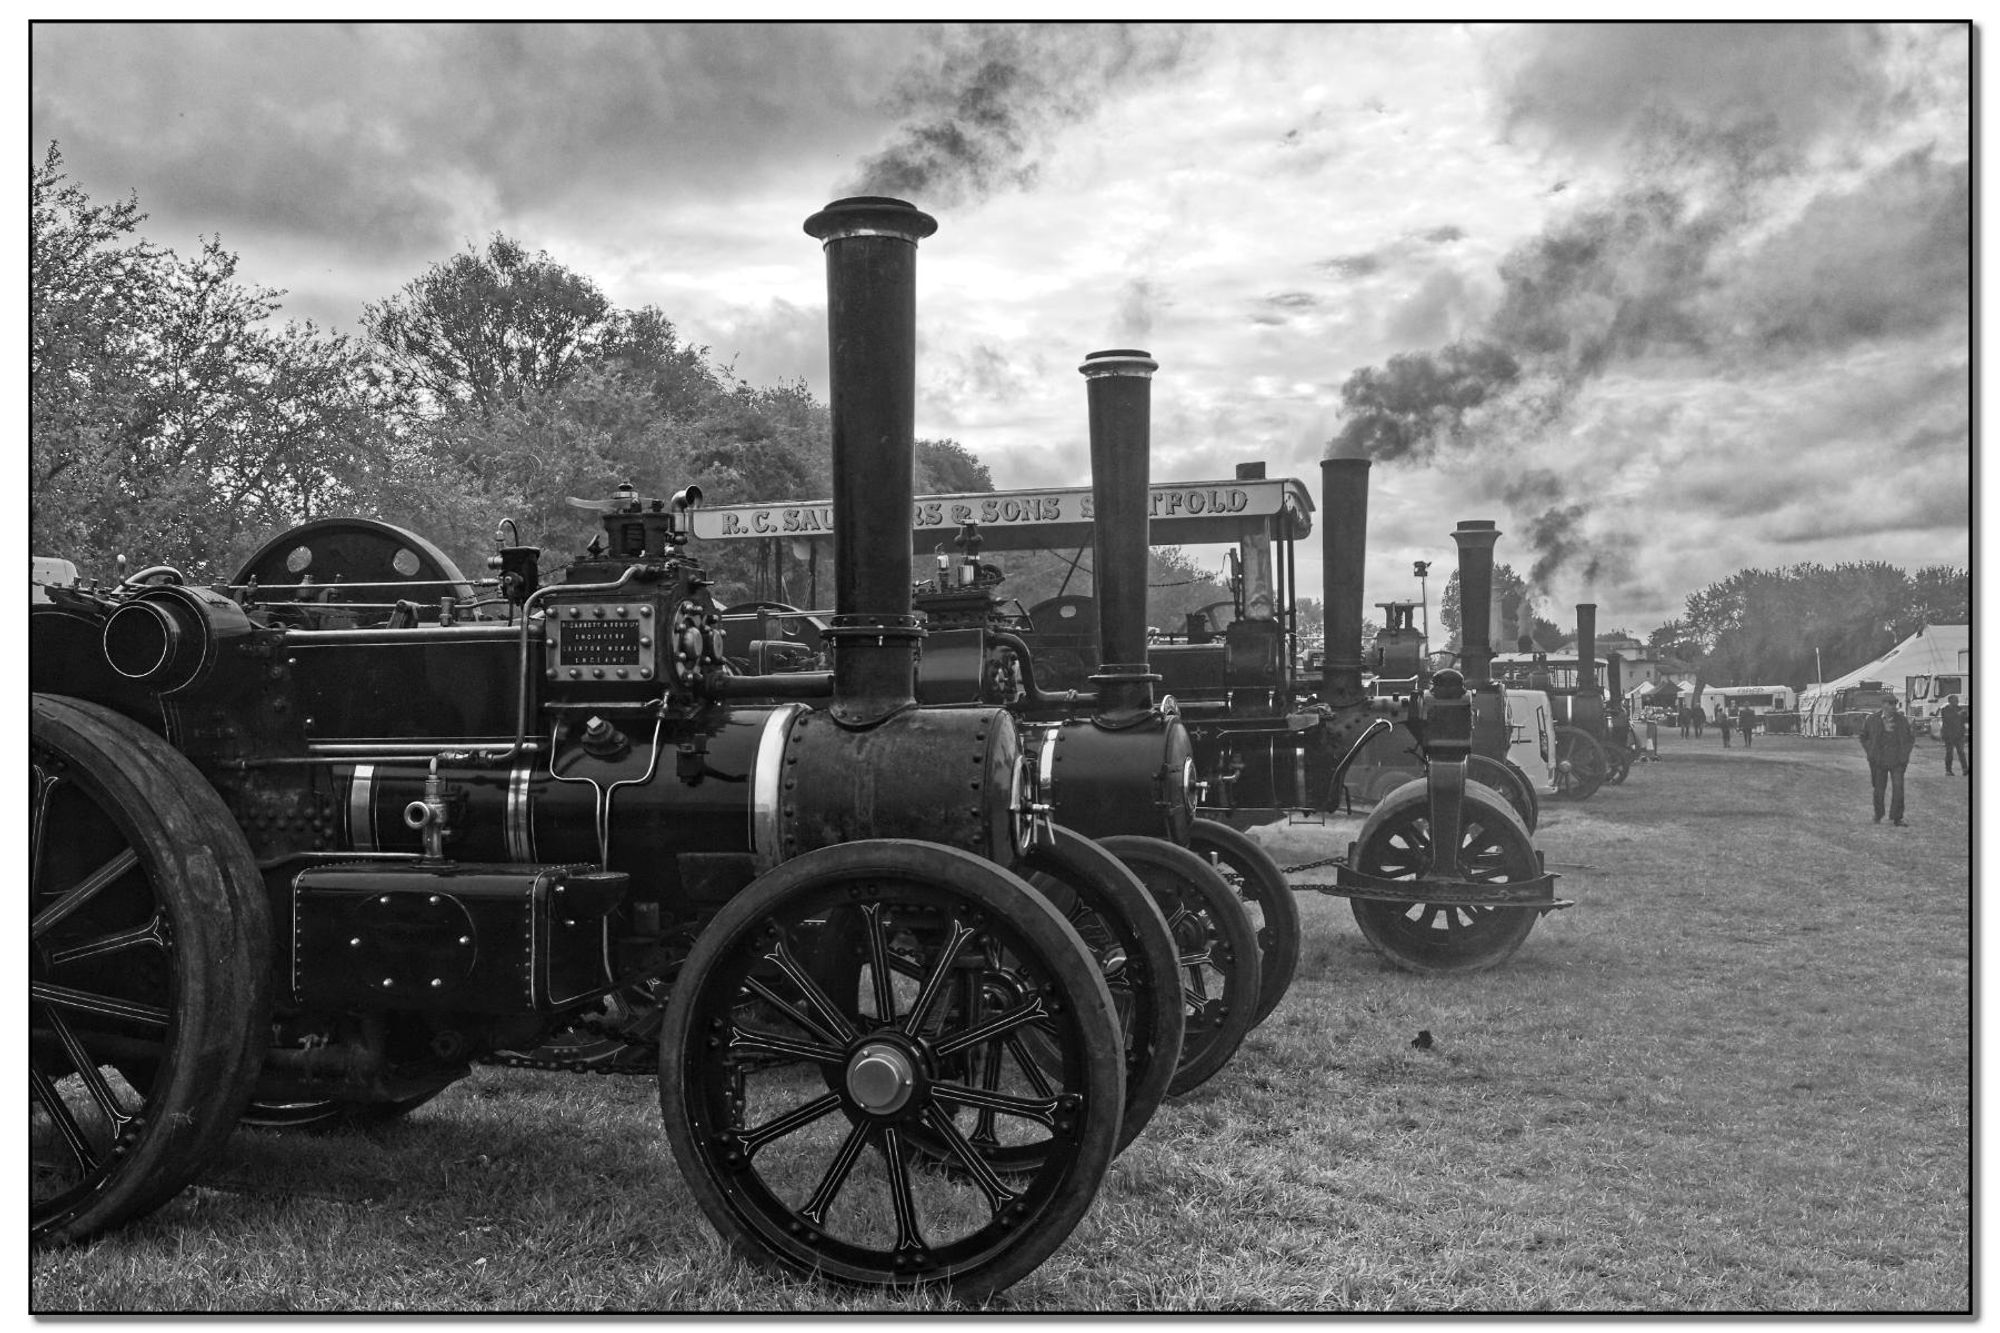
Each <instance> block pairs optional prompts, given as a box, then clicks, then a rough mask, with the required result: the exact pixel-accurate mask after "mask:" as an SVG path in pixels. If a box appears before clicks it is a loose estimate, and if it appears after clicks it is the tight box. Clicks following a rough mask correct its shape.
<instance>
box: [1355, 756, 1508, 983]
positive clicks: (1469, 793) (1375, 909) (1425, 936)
mask: <svg viewBox="0 0 2000 1333" xmlns="http://www.w3.org/2000/svg"><path fill="white" fill-rule="evenodd" d="M1461 809H1462V822H1461V834H1462V836H1461V840H1460V844H1459V867H1460V869H1461V870H1462V871H1463V872H1464V874H1465V877H1466V878H1467V879H1470V880H1473V881H1475V882H1478V883H1482V884H1505V883H1513V882H1518V881H1520V880H1524V879H1535V878H1537V877H1539V876H1540V875H1541V873H1542V868H1541V861H1540V858H1538V857H1537V856H1536V855H1535V849H1534V844H1533V843H1531V842H1530V841H1529V839H1528V830H1527V828H1526V827H1525V826H1524V825H1523V824H1522V823H1521V820H1520V818H1519V817H1518V816H1517V815H1515V813H1514V812H1513V811H1512V810H1511V809H1509V808H1508V807H1507V805H1506V804H1505V803H1504V802H1503V801H1502V800H1501V799H1500V798H1499V797H1498V796H1497V795H1495V794H1494V793H1492V792H1490V791H1485V790H1483V789H1481V788H1479V787H1478V786H1476V785H1473V784H1470V783H1468V784H1467V785H1466V789H1465V801H1464V805H1463V806H1462V807H1461ZM1431 864H1432V860H1431V812H1430V793H1429V792H1428V791H1427V790H1426V788H1425V785H1424V784H1422V783H1411V784H1410V785H1409V786H1408V787H1405V788H1403V789H1402V790H1401V791H1398V792H1396V793H1394V794H1393V795H1391V796H1390V797H1389V798H1388V799H1386V800H1384V801H1383V802H1382V804H1380V805H1378V806H1376V807H1375V811H1374V813H1373V814H1371V815H1369V816H1368V819H1367V822H1365V823H1364V824H1363V825H1362V826H1361V833H1360V836H1359V837H1358V838H1356V840H1355V869H1357V870H1360V871H1362V872H1363V873H1365V874H1369V875H1376V876H1379V877H1381V878H1383V879H1421V878H1423V877H1424V876H1425V875H1426V874H1428V873H1430V869H1431ZM1348 906H1349V907H1350V908H1352V909H1353V912H1354V920H1355V924H1357V925H1359V926H1360V927H1361V933H1362V934H1363V935H1365V936H1367V938H1368V942H1369V943H1370V944H1372V945H1374V946H1375V948H1376V949H1377V950H1378V951H1379V952H1380V953H1381V954H1382V955H1383V957H1385V958H1387V959H1388V960H1389V961H1390V962H1392V963H1394V964H1395V965H1396V966H1398V967H1400V968H1403V969H1405V970H1406V971H1410V972H1421V973H1427V974H1435V973H1445V972H1480V971H1484V970H1485V969H1487V968H1489V967H1494V966H1497V965H1498V964H1500V963H1502V962H1505V961H1506V960H1507V958H1509V957H1510V956H1511V955H1512V954H1513V952H1514V951H1515V950H1516V949H1518V948H1520V947H1521V942H1522V941H1523V940H1525V939H1527V938H1528V932H1529V931H1531V930H1533V929H1534V928H1535V918H1536V917H1537V916H1538V915H1540V913H1538V912H1537V911H1536V910H1535V909H1533V908H1522V907H1458V906H1441V905H1438V904H1435V903H1412V904H1403V903H1387V902H1376V901H1371V900H1369V899H1366V898H1351V899H1349V900H1348Z"/></svg>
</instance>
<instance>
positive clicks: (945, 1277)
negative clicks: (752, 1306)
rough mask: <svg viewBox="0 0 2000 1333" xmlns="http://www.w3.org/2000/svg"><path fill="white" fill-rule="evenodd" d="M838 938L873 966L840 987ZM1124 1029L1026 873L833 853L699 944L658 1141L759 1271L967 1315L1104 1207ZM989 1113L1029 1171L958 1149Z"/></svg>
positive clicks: (732, 908) (672, 1042) (899, 848)
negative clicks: (961, 1306)
mask: <svg viewBox="0 0 2000 1333" xmlns="http://www.w3.org/2000/svg"><path fill="white" fill-rule="evenodd" d="M844 939H853V940H858V941H859V942H860V944H861V947H862V948H863V950H864V951H865V953H866V957H867V961H866V963H865V965H864V966H862V967H860V968H859V969H857V970H855V971H854V972H853V973H852V974H851V975H852V981H853V988H852V989H851V990H849V989H846V988H845V987H844V986H843V987H840V988H837V989H834V990H829V989H828V988H827V985H826V984H823V981H822V978H825V979H828V980H832V979H834V978H837V977H838V976H841V975H847V974H846V973H845V972H844V971H843V970H841V969H837V968H835V967H833V966H831V965H829V964H828V963H827V962H825V961H824V960H818V959H817V955H818V954H819V951H820V948H821V946H822V944H823V943H825V942H826V941H830V940H844ZM1111 1015H1112V1004H1111V996H1110V992H1109V991H1108V990H1107V989H1106V987H1105V984H1104V979H1103V977H1102V976H1101V975H1100V974H1099V971H1098V962H1097V960H1096V959H1095V958H1094V957H1093V956H1092V955H1091V954H1090V953H1089V952H1088V951H1087V950H1086V949H1085V947H1084V945H1083V942H1082V941H1081V940H1080V939H1079V938H1078V937H1077V934H1076V932H1075V931H1074V930H1073V929H1071V928H1070V926H1069V925H1068V924H1067V923H1065V922H1064V921H1063V919H1062V917H1061V916H1060V915H1058V914H1057V912H1056V910H1055V909H1054V908H1053V907H1051V906H1050V905H1049V904H1048V903H1047V902H1046V901H1044V900H1043V899H1042V898H1041V897H1040V896H1039V895H1037V894H1036V893H1035V892H1034V891H1033V890H1031V889H1030V888H1029V887H1028V886H1027V884H1026V883H1024V882H1023V881H1022V880H1021V879H1019V878H1018V877H1016V876H1014V875H1012V874H1010V873H1009V872H1007V871H1005V870H1002V869H1000V868H999V867H997V866H995V865H993V864H991V863H990V862H987V861H983V860H980V859H979V858H977V857H975V856H972V855H969V854H967V853H965V852H960V851H957V850H954V849H952V848H948V847H942V846H938V845H936V844H932V843H924V842H914V841H904V840H877V841H868V842H853V843H845V844H841V845H839V846H834V847H827V848H822V849H820V850H818V851H813V852H808V853H806V854H805V855H803V856H800V857H797V858H794V859H793V860H791V861H787V862H786V863H784V864H783V865H781V866H779V867H778V868H777V869H775V870H772V871H770V872H768V873H767V874H765V875H763V876H762V877H760V878H759V879H757V880H756V881H755V882H753V883H752V884H751V885H750V887H749V888H748V889H746V890H745V891H744V892H742V893H740V894H738V895H737V896H735V897H734V898H732V899H731V900H730V901H729V902H728V903H727V904H726V905H725V906H724V907H723V909H722V910H721V911H720V912H719V913H717V914H716V917H715V919H714V920H713V921H712V922H710V923H709V925H708V926H707V928H706V929H704V930H703V931H702V933H701V935H700V937H699V938H698V939H697V940H696V941H695V945H694V948H693V950H692V951H691V952H690V954H689V956H688V959H687V962H686V964H685V965H684V966H683V967H682V970H681V973H680V976H679V979H678V980H677V981H676V983H675V986H674V990H673V995H672V998H671V1001H670V1003H669V1007H668V1012H667V1022H666V1027H665V1030H664V1032H663V1034H662V1040H661V1046H660V1102H661V1108H662V1110H663V1112H664V1115H665V1119H666V1128H667V1136H668V1139H669V1141H670V1142H671V1143H672V1145H673V1151H674V1157H675V1159H676V1161H678V1163H679V1164H680V1168H681V1171H682V1174H683V1175H684V1177H685V1178H686V1180H687V1183H688V1187H689V1189H690V1190H691V1191H692V1192H693V1193H694V1196H695V1198H696V1200H697V1201H698V1202H699V1203H700V1205H701V1208H702V1211H703V1212H704V1213H706V1214H707V1216H708V1218H709V1220H710V1222H712V1223H713V1224H714V1225H715V1227H716V1229H717V1230H719V1231H720V1232H722V1234H723V1235H724V1236H725V1237H727V1238H728V1239H729V1240H730V1241H731V1242H732V1243H733V1244H734V1245H736V1246H737V1247H738V1248H739V1249H740V1250H742V1251H743V1252H744V1253H746V1254H747V1255H749V1256H750V1257H751V1258H753V1259H756V1260H758V1261H759V1262H762V1263H765V1264H768V1265H771V1266H773V1267H777V1268H780V1269H782V1270H785V1271H789V1272H791V1273H794V1274H796V1275H799V1276H817V1277H822V1278H826V1279H829V1280H832V1281H835V1282H840V1283H844V1284H847V1285H851V1286H858V1287H909V1286H913V1285H919V1284H933V1283H935V1284H942V1285H949V1286H950V1287H951V1288H952V1290H953V1292H954V1294H955V1295H956V1296H958V1297H959V1298H960V1299H963V1300H975V1301H976V1300H979V1299H982V1298H983V1297H984V1296H987V1295H990V1294H991V1293H993V1292H995V1291H998V1290H1000V1289H1002V1288H1004V1287H1006V1286H1008V1285H1009V1284H1011V1283H1013V1282H1015V1281H1016V1280H1018V1279H1019V1278H1021V1277H1022V1276H1024V1275H1025V1274H1027V1273H1028V1272H1030V1271H1032V1270H1033V1269H1034V1268H1035V1267H1036V1266H1037V1265H1039V1264H1040V1263H1041V1262H1042V1261H1043V1260H1044V1259H1045V1258H1047V1257H1048V1256H1049V1254H1051V1253H1052V1252H1053V1251H1054V1250H1055V1249H1056V1247H1057V1246H1059V1245H1060V1244H1062V1242H1063V1240H1064V1238H1066V1237H1067V1236H1068V1235H1069V1233H1070V1231H1071V1229H1072V1228H1074V1227H1075V1226H1076V1224H1077V1222H1078V1221H1079V1220H1081V1219H1082V1217H1083V1215H1084V1213H1085V1212H1086V1211H1087V1210H1088V1209H1089V1207H1090V1204H1091V1201H1092V1200H1093V1198H1094V1197H1095V1196H1096V1193H1097V1189H1098V1186H1099V1184H1100V1183H1101V1181H1102V1180H1103V1177H1104V1172H1105V1169H1106V1168H1107V1167H1108V1166H1109V1165H1110V1162H1111V1157H1112V1154H1113V1151H1114V1150H1115V1148H1116V1145H1117V1136H1118V1129H1119V1118H1120V1112H1121V1104H1122V1102H1123V1099H1124V1062H1123V1061H1122V1060H1119V1059H1117V1058H1115V1057H1113V1056H1111V1055H1110V1053H1111V1052H1115V1051H1117V1050H1118V1048H1119V1035H1118V1031H1117V1028H1116V1026H1115V1025H1114V1023H1113V1020H1112V1016H1111ZM989 1057H990V1058H989ZM980 1112H991V1113H992V1117H993V1131H994V1135H995V1137H996V1139H997V1140H998V1141H999V1142H1000V1144H1001V1145H1003V1146H1006V1147H1011V1148H1018V1149H1020V1150H1022V1155H1023V1156H1028V1155H1033V1156H1034V1158H1035V1159H1036V1164H1035V1165H1034V1166H1033V1167H1032V1168H1031V1169H1029V1170H1028V1171H1027V1172H1026V1173H1025V1174H1022V1175H1016V1176H1003V1175H1002V1174H1001V1173H999V1172H998V1171H996V1170H994V1169H993V1167H992V1166H990V1165H989V1164H988V1162H987V1161H986V1157H985V1154H984V1153H983V1152H982V1151H981V1150H980V1149H979V1148H977V1147H975V1146H974V1145H973V1144H971V1143H970V1142H969V1141H968V1140H967V1138H966V1135H965V1133H964V1131H962V1130H961V1128H960V1121H961V1119H962V1118H964V1117H968V1116H976V1115H977V1114H978V1113H980ZM913 1135H914V1136H918V1137H919V1138H922V1139H924V1140H927V1141H929V1142H931V1143H934V1144H937V1145H940V1146H941V1147H942V1149H943V1151H944V1152H945V1154H946V1155H947V1158H948V1161H949V1169H945V1167H944V1163H942V1162H937V1161H933V1160H932V1159H930V1158H929V1156H928V1154H927V1153H925V1152H922V1151H918V1150H917V1149H916V1146H915V1145H914V1144H913V1142H912V1136H913Z"/></svg>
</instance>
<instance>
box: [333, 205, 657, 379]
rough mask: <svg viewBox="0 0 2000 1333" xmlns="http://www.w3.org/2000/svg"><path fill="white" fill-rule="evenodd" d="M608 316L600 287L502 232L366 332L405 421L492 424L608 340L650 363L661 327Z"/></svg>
mask: <svg viewBox="0 0 2000 1333" xmlns="http://www.w3.org/2000/svg"><path fill="white" fill-rule="evenodd" d="M611 313H612V311H611V303H610V301H608V300H607V299H606V298H605V296H604V293H603V292H601V291H599V290H598V288H597V284H596V283H594V282H592V281H591V280H590V279H588V278H586V277H583V276H582V275H580V274H577V273H573V272H571V271H570V270H569V269H567V268H565V267H564V266H563V265H561V264H559V263H557V262H556V261H555V260H553V259H551V258H550V257H549V256H548V254H547V253H546V252H545V251H536V252H535V253H534V254H532V255H531V254H529V253H528V251H527V250H526V249H525V248H524V247H523V246H522V245H520V244H519V243H518V242H516V241H513V240H510V239H508V238H507V237H506V236H504V235H501V234H500V233H498V232H495V233H494V235H493V238H492V239H491V240H490V241H488V242H487V244H486V248H485V250H484V251H480V250H476V249H470V248H468V249H467V250H466V251H465V252H464V253H463V254H458V255H454V256H452V257H451V258H450V259H448V260H445V261H444V262H443V263H439V264H433V265H431V267H430V268H429V269H428V270H427V271H425V272H424V273H423V274H422V275H420V276H419V277H417V278H416V279H414V280H413V281H411V282H410V283H409V284H408V285H406V286H405V287H404V288H403V290H402V291H401V292H400V293H399V294H397V295H395V296H392V297H389V298H388V299H387V300H384V301H381V302H378V303H374V304H370V305H368V306H367V307H365V308H364V310H363V312H362V322H363V324H364V325H365V326H366V328H367V330H368V334H369V337H370V338H372V339H373V340H374V342H375V344H376V346H377V347H378V348H379V349H380V355H381V357H382V362H383V366H384V368H385V370H386V372H387V378H388V382H389V385H390V387H391V389H392V391H393V392H394V393H395V395H396V398H397V401H398V403H399V405H401V406H402V407H403V408H404V409H405V410H406V411H410V412H412V413H414V414H417V415H423V414H426V413H437V412H444V413H450V412H453V411H455V410H462V409H471V410H473V411H475V412H478V413H480V414H485V413H490V412H492V411H493V410H494V409H496V408H498V407H500V406H501V405H503V404H508V403H513V404H518V403H520V402H521V400H522V399H523V397H524V396H525V395H526V394H528V393H530V392H532V391H540V392H544V393H546V392H548V391H550V390H553V389H555V388H557V387H559V386H560V385H561V384H562V383H563V381H564V380H566V379H568V378H569V377H570V376H571V375H572V374H574V373H575V372H576V370H577V368H578V366H579V364H580V363H581V362H582V361H583V360H584V359H585V358H586V356H587V355H588V354H589V353H590V352H591V351H593V350H594V349H595V348H597V347H598V346H599V345H600V344H601V343H602V342H603V341H604V340H605V339H606V338H609V339H610V340H611V341H612V342H613V344H614V345H616V346H619V347H620V348H622V349H623V350H622V353H621V354H624V355H628V356H631V357H634V358H637V359H640V360H652V359H653V357H652V353H655V352H657V351H659V350H660V345H659V340H658V333H659V330H658V329H657V327H655V325H654V322H653V321H652V320H651V319H650V318H640V317H637V316H635V317H630V318H628V319H627V320H626V321H625V322H624V323H623V324H622V325H621V324H616V323H613V322H612V321H611ZM654 313H655V314H657V312H654ZM660 322H664V321H660ZM668 328H669V329H671V326H670V325H669V326H668Z"/></svg>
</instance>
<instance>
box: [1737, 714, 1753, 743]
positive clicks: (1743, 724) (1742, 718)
mask: <svg viewBox="0 0 2000 1333" xmlns="http://www.w3.org/2000/svg"><path fill="white" fill-rule="evenodd" d="M1736 729H1737V730H1738V731H1740V732H1742V733H1743V748H1744V749H1746V750H1747V749H1749V748H1750V733H1751V732H1753V731H1755V730H1756V729H1757V715H1756V714H1755V713H1753V712H1751V711H1750V710H1749V709H1748V708H1739V709H1737V710H1736Z"/></svg>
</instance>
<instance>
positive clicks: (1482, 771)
mask: <svg viewBox="0 0 2000 1333" xmlns="http://www.w3.org/2000/svg"><path fill="white" fill-rule="evenodd" d="M1465 776H1466V777H1467V778H1469V779H1471V780H1472V781H1474V782H1477V783H1480V784H1481V785H1483V786H1487V787H1491V788H1492V789H1493V790H1494V791H1496V792H1499V793H1500V795H1501V796H1502V797H1503V798H1505V799H1506V802H1507V804H1508V805H1509V806H1511V807H1513V810H1514V813H1515V814H1517V815H1519V816H1520V817H1521V822H1522V823H1523V824H1525V825H1526V826H1527V829H1528V832H1530V833H1533V832H1534V831H1535V825H1537V824H1539V823H1540V822H1541V818H1542V802H1541V798H1540V797H1539V796H1537V795H1536V794H1535V784H1534V783H1533V782H1531V781H1530V780H1529V778H1528V775H1527V773H1526V772H1525V771H1523V769H1522V768H1521V766H1520V765H1519V764H1517V763H1515V762H1514V761H1513V760H1511V759H1495V758H1493V757H1492V756H1490V755H1483V754H1476V755H1473V756H1472V757H1471V758H1470V759H1468V760H1467V761H1466V764H1465Z"/></svg>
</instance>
